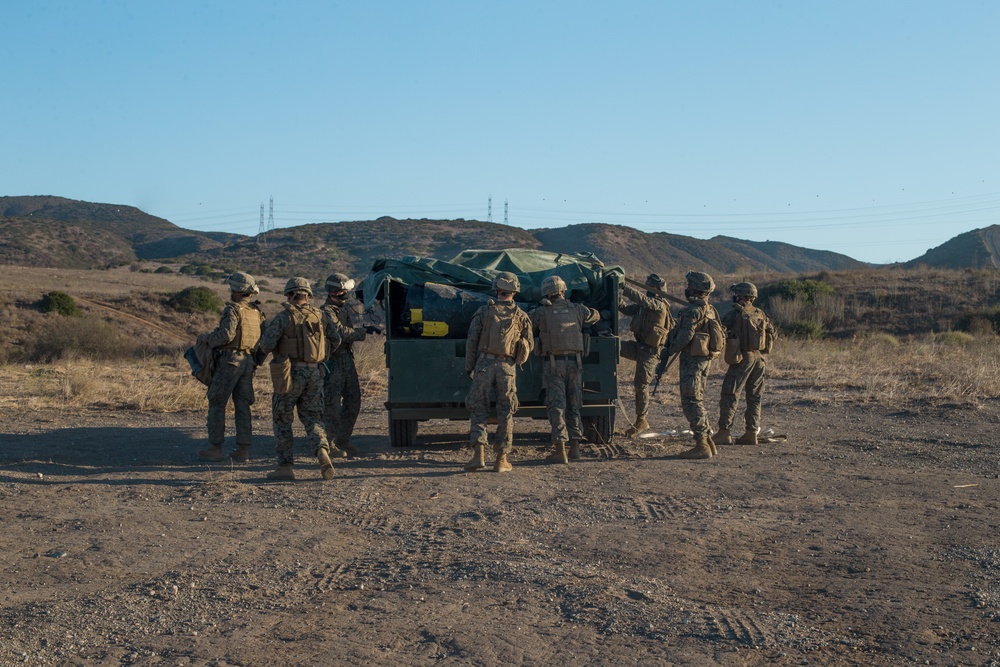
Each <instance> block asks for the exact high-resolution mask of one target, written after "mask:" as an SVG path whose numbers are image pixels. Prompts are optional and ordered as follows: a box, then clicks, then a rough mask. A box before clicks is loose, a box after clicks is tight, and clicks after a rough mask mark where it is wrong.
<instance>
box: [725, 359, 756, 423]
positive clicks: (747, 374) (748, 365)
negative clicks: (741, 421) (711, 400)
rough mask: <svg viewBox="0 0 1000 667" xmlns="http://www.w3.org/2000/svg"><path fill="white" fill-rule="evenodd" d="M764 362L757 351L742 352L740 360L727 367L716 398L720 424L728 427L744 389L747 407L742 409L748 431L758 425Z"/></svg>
mask: <svg viewBox="0 0 1000 667" xmlns="http://www.w3.org/2000/svg"><path fill="white" fill-rule="evenodd" d="M766 370H767V364H766V363H765V362H764V355H762V354H761V353H760V352H744V353H743V361H741V362H740V363H738V364H735V365H733V366H730V367H729V370H727V371H726V377H725V379H724V380H723V381H722V398H721V400H720V401H719V428H724V429H728V428H729V427H730V426H732V425H733V420H734V418H735V417H736V406H737V405H739V402H740V394H742V393H743V392H744V390H745V391H746V395H747V408H746V412H745V413H744V417H745V418H746V425H747V431H748V432H749V431H751V430H753V431H755V432H756V431H757V429H758V428H760V399H761V396H763V394H764V372H765V371H766Z"/></svg>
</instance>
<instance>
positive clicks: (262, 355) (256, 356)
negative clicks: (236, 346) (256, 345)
mask: <svg viewBox="0 0 1000 667" xmlns="http://www.w3.org/2000/svg"><path fill="white" fill-rule="evenodd" d="M265 359H267V353H266V352H261V351H260V350H254V351H253V364H254V366H263V365H264V360H265Z"/></svg>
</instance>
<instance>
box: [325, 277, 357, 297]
mask: <svg viewBox="0 0 1000 667" xmlns="http://www.w3.org/2000/svg"><path fill="white" fill-rule="evenodd" d="M352 289H354V280H352V279H351V278H348V277H347V276H346V275H344V274H343V273H331V274H330V277H328V278H327V279H326V291H327V292H330V293H331V294H337V293H339V292H349V291H351V290H352Z"/></svg>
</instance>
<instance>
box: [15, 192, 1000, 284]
mask: <svg viewBox="0 0 1000 667" xmlns="http://www.w3.org/2000/svg"><path fill="white" fill-rule="evenodd" d="M989 230H993V231H992V232H989V233H988V234H986V235H985V236H986V238H984V236H983V235H979V236H975V237H974V238H973V239H972V240H966V241H963V245H961V247H956V249H953V250H949V251H948V252H942V253H939V255H940V256H941V257H943V258H946V259H948V260H949V261H954V260H955V259H956V258H960V257H961V256H962V255H963V253H969V260H970V261H973V262H976V263H977V266H979V265H988V264H987V262H988V261H993V262H994V263H993V264H992V265H993V266H1000V263H998V262H997V259H996V258H997V257H998V253H997V252H996V250H995V248H996V247H997V246H998V245H1000V228H996V227H994V228H987V230H977V232H988V231H989ZM977 232H969V233H968V234H967V235H962V236H960V237H956V239H953V240H952V241H949V243H952V242H953V241H958V240H959V239H962V237H964V236H969V235H975V234H977ZM989 239H992V241H989ZM945 246H948V244H945V245H944V246H941V248H945ZM509 247H522V248H536V249H540V250H549V251H553V252H567V253H571V252H579V251H587V252H593V253H594V254H595V255H596V256H597V257H599V258H600V259H601V260H602V261H604V262H605V264H608V265H618V266H621V267H622V268H624V269H625V271H626V272H627V273H629V274H631V275H643V274H645V273H648V272H656V273H661V274H663V275H676V274H678V273H682V272H684V271H687V270H691V269H696V270H703V271H708V272H710V273H713V272H714V273H719V274H730V275H732V274H740V273H743V274H757V273H761V272H773V273H803V272H813V271H817V272H818V271H826V270H834V271H841V270H850V269H860V268H867V267H868V266H869V265H868V264H865V263H864V262H860V261H858V260H855V259H852V258H851V257H848V256H846V255H842V254H839V253H835V252H830V251H824V250H813V249H809V248H801V247H798V246H794V245H790V244H787V243H779V242H774V241H763V242H760V241H746V240H742V239H736V238H732V237H728V236H716V237H714V238H711V239H707V240H706V239H696V238H693V237H689V236H682V235H679V234H671V233H668V232H654V233H646V232H642V231H640V230H637V229H633V228H631V227H625V226H621V225H609V224H603V223H585V224H575V225H569V226H566V227H560V228H552V229H536V230H525V229H520V228H518V227H511V226H508V225H501V224H495V223H490V222H482V221H478V220H464V219H458V220H428V219H420V220H414V219H405V220H398V219H395V218H390V217H382V218H378V219H377V220H369V221H352V222H337V223H319V224H308V225H300V226H297V227H288V228H280V229H275V230H272V231H270V232H268V233H266V234H264V235H261V236H260V237H259V238H258V237H256V236H255V237H250V236H244V235H240V234H228V233H219V232H198V231H191V230H186V229H182V228H180V227H178V226H177V225H175V224H173V223H171V222H169V221H168V220H164V219H163V218H158V217H155V216H152V215H149V214H147V213H144V212H143V211H141V210H140V209H138V208H135V207H133V206H124V205H117V204H97V203H91V202H82V201H76V200H72V199H65V198H62V197H53V196H18V197H0V263H6V264H28V265H36V266H53V267H61V268H101V267H106V266H115V265H122V264H126V263H130V262H135V261H139V260H149V261H161V262H164V263H171V264H208V265H210V266H212V267H217V268H219V269H222V268H240V269H243V270H246V271H250V272H255V271H256V272H258V273H261V274H270V275H285V274H289V273H301V274H303V275H310V276H322V275H325V274H326V273H329V272H332V271H334V270H339V271H344V272H347V273H350V274H351V275H354V276H362V275H364V274H366V273H367V272H368V270H369V269H370V267H371V265H372V262H373V261H374V260H376V259H380V258H383V257H403V256H406V255H416V256H425V257H436V258H439V259H451V258H452V257H454V256H455V255H456V254H458V253H459V252H461V251H462V250H465V249H469V248H486V249H491V248H492V249H496V248H509ZM990 249H992V250H990ZM936 250H940V249H936ZM933 253H934V251H929V252H928V253H927V254H926V255H925V256H924V257H922V258H918V259H917V260H914V262H913V263H921V264H928V265H932V266H933V265H936V264H933V263H932V262H933V261H938V258H936V256H934V255H933ZM990 258H992V259H990ZM947 266H954V265H953V264H947Z"/></svg>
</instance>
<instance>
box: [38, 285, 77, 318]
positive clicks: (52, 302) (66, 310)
mask: <svg viewBox="0 0 1000 667" xmlns="http://www.w3.org/2000/svg"><path fill="white" fill-rule="evenodd" d="M38 307H39V308H40V309H41V311H42V312H43V313H59V314H60V315H65V316H67V317H80V315H82V314H83V313H82V312H80V307H79V306H77V305H76V301H75V300H74V299H73V297H71V296H70V295H69V294H66V292H58V291H57V292H49V293H48V294H44V295H42V300H41V301H40V302H39V303H38Z"/></svg>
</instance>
